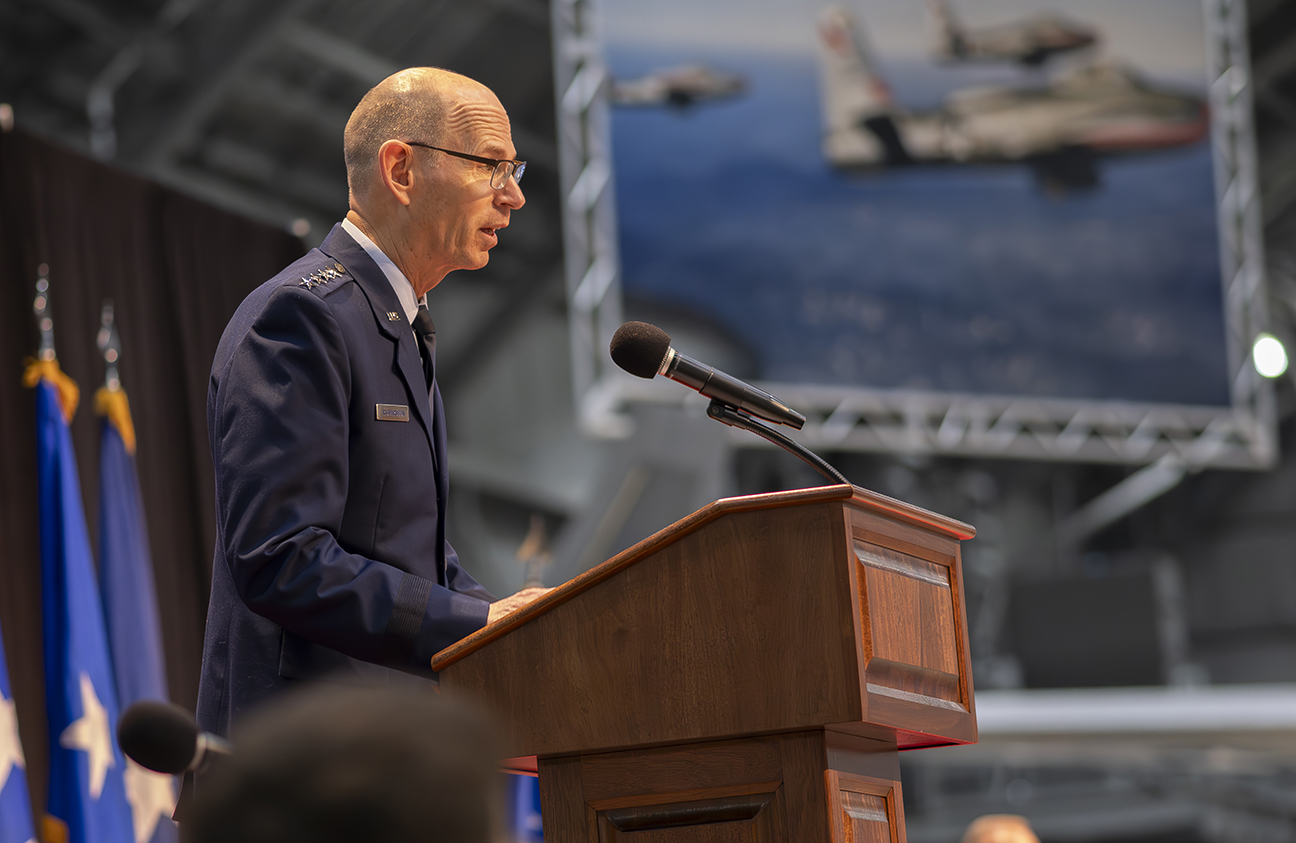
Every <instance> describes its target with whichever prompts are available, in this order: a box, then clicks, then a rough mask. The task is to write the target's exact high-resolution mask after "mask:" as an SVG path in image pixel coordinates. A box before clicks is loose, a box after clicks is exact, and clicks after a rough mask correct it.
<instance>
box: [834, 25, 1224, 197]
mask: <svg viewBox="0 0 1296 843" xmlns="http://www.w3.org/2000/svg"><path fill="white" fill-rule="evenodd" d="M819 35H820V47H821V50H820V53H821V59H822V62H821V66H820V67H821V72H822V100H823V114H824V139H823V151H824V157H825V158H826V159H827V160H828V163H829V164H831V165H832V166H834V167H838V168H842V169H849V170H854V169H860V170H870V169H881V168H886V167H896V166H904V165H913V164H1023V165H1026V166H1029V167H1030V168H1031V169H1032V170H1033V171H1034V173H1035V175H1036V177H1037V178H1038V179H1039V180H1040V182H1041V184H1043V186H1044V187H1045V188H1046V189H1049V190H1051V191H1064V190H1069V189H1075V188H1083V187H1092V186H1094V185H1096V184H1098V161H1099V159H1101V158H1103V157H1107V156H1115V155H1123V154H1129V153H1134V152H1144V151H1149V150H1157V149H1167V148H1170V147H1176V146H1183V145H1186V144H1190V143H1194V142H1196V141H1198V140H1200V139H1201V138H1203V137H1205V136H1206V133H1207V132H1208V130H1209V128H1210V123H1209V117H1208V114H1207V110H1206V103H1205V102H1204V101H1203V100H1202V99H1201V98H1199V97H1195V96H1190V95H1186V94H1183V93H1179V92H1175V91H1170V90H1165V89H1159V88H1156V87H1154V86H1152V85H1150V84H1148V83H1147V82H1145V81H1143V80H1142V79H1140V78H1139V76H1138V75H1137V74H1136V73H1134V72H1133V71H1131V70H1129V69H1127V68H1123V67H1119V66H1116V65H1113V64H1094V65H1089V66H1086V67H1082V68H1078V69H1075V70H1073V71H1069V72H1067V73H1064V74H1061V75H1059V76H1057V77H1056V78H1055V79H1052V80H1048V81H1046V82H1042V83H1039V84H1034V85H1024V86H997V87H980V88H968V89H964V90H960V91H955V92H954V93H952V94H951V95H949V97H947V99H946V101H945V103H944V105H943V107H941V108H939V109H936V110H933V111H927V112H922V113H913V112H909V111H906V110H905V109H904V108H903V107H902V106H900V105H898V104H897V103H896V102H895V101H894V100H893V98H892V96H891V92H890V89H889V88H888V87H887V84H886V82H885V80H883V78H882V77H881V76H880V75H879V74H878V72H877V70H876V67H875V64H874V62H873V60H872V58H871V57H870V55H869V54H868V52H867V49H866V47H865V44H864V41H863V40H862V39H860V38H859V37H857V34H856V30H855V26H854V23H853V21H852V19H851V17H850V15H849V14H848V13H847V12H846V11H845V10H844V9H841V8H839V7H830V8H828V9H826V10H825V11H824V12H823V14H822V15H821V16H820V19H819Z"/></svg>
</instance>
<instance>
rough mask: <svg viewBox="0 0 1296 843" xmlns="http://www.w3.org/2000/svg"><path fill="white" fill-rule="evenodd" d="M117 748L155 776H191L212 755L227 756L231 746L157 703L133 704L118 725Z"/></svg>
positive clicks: (186, 716) (182, 712) (178, 710)
mask: <svg viewBox="0 0 1296 843" xmlns="http://www.w3.org/2000/svg"><path fill="white" fill-rule="evenodd" d="M117 745H118V746H120V747H121V748H122V752H124V753H126V754H127V755H128V756H130V758H131V760H132V761H134V762H135V763H136V764H139V765H140V766H141V767H146V768H148V769H150V770H152V771H154V772H156V773H170V774H172V775H177V774H180V773H190V772H193V771H194V770H197V769H198V768H199V767H201V766H202V765H203V762H204V761H206V760H207V759H208V758H210V757H212V756H215V755H229V754H230V745H229V743H228V742H227V741H226V740H225V739H224V738H220V737H217V736H216V735H213V734H210V733H208V732H204V731H203V730H202V729H199V728H198V724H197V723H195V722H194V719H193V715H191V714H190V713H189V712H187V711H185V710H184V709H183V708H181V707H180V706H178V705H173V704H172V703H165V702H160V701H158V700H140V701H139V702H137V703H134V704H132V705H131V706H130V707H129V708H127V709H126V710H125V711H124V712H122V716H121V719H119V720H118V721H117Z"/></svg>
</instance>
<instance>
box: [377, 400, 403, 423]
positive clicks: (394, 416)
mask: <svg viewBox="0 0 1296 843" xmlns="http://www.w3.org/2000/svg"><path fill="white" fill-rule="evenodd" d="M374 413H375V415H376V416H377V417H378V421H403V422H407V421H409V407H407V406H405V405H404V404H375V405H374Z"/></svg>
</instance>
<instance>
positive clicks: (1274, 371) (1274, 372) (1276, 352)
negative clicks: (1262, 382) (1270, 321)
mask: <svg viewBox="0 0 1296 843" xmlns="http://www.w3.org/2000/svg"><path fill="white" fill-rule="evenodd" d="M1251 359H1252V360H1253V361H1255V367H1256V371H1257V372H1259V373H1260V374H1262V375H1264V376H1265V377H1266V378H1276V377H1279V376H1280V375H1282V373H1283V372H1285V371H1287V349H1285V348H1283V344H1282V343H1281V342H1279V341H1278V338H1277V337H1275V336H1272V335H1271V334H1261V335H1260V336H1258V337H1256V341H1255V345H1254V346H1253V347H1252V348H1251Z"/></svg>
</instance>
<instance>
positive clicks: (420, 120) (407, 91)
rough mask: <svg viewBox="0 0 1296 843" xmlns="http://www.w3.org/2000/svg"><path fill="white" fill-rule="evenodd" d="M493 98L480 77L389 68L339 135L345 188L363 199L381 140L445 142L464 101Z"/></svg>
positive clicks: (374, 171) (375, 175)
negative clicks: (449, 122) (449, 124)
mask: <svg viewBox="0 0 1296 843" xmlns="http://www.w3.org/2000/svg"><path fill="white" fill-rule="evenodd" d="M483 97H488V98H489V99H491V100H494V99H495V95H494V94H492V93H491V92H490V89H489V88H487V87H486V86H485V85H482V84H481V83H480V82H476V81H474V80H472V79H469V78H468V77H467V76H462V75H460V74H458V73H453V72H451V71H449V70H442V69H440V68H437V67H411V68H409V69H408V70H402V71H400V72H399V73H393V74H392V75H391V76H388V77H387V78H386V79H384V80H383V81H381V82H379V83H378V84H377V85H375V86H374V87H373V88H371V89H370V91H369V93H367V94H365V95H364V97H363V98H362V99H361V100H360V102H359V104H358V105H356V107H355V110H354V111H352V112H351V118H350V119H349V120H347V124H346V131H345V132H344V134H343V136H342V147H343V154H344V156H345V158H346V169H347V187H348V188H350V191H351V195H352V197H353V198H356V199H360V198H363V197H364V196H365V195H366V194H367V193H368V192H369V190H370V189H371V188H372V187H373V185H374V184H376V183H377V182H378V181H379V177H378V173H377V164H378V150H379V148H380V147H381V146H382V145H383V142H384V141H388V140H417V141H421V142H423V143H430V144H432V145H434V146H443V145H444V144H443V143H442V142H443V141H444V140H445V138H444V135H445V133H446V129H447V127H446V120H447V119H449V118H452V117H453V112H455V111H458V110H459V109H457V108H456V105H457V104H458V103H460V102H462V101H464V100H470V101H471V100H480V99H482V98H483Z"/></svg>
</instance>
